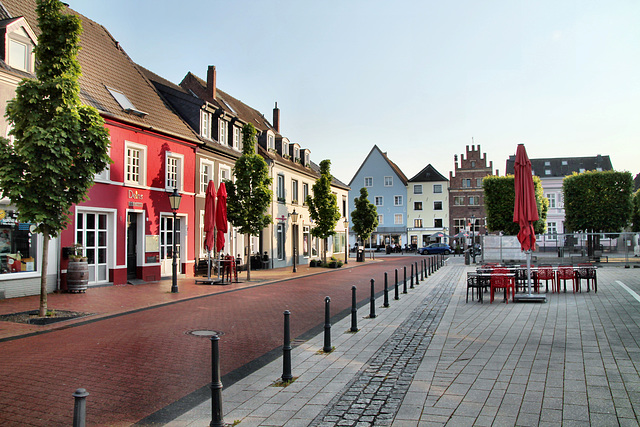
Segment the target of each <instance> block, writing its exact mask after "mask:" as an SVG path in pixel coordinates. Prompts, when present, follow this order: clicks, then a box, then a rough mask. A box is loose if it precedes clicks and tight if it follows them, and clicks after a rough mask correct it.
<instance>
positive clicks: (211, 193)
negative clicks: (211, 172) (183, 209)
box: [204, 181, 216, 251]
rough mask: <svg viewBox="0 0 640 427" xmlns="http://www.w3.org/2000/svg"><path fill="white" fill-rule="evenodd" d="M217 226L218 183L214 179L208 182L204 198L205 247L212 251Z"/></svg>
mask: <svg viewBox="0 0 640 427" xmlns="http://www.w3.org/2000/svg"><path fill="white" fill-rule="evenodd" d="M215 226H216V185H215V184H214V183H213V181H209V184H207V192H206V193H205V199H204V232H205V234H206V237H205V239H204V247H205V249H206V250H208V251H210V250H212V249H213V238H214V236H215V234H214V229H215Z"/></svg>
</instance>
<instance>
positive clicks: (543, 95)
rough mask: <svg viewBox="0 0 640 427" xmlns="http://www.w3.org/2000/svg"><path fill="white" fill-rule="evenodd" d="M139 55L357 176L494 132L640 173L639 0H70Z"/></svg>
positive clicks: (436, 156)
mask: <svg viewBox="0 0 640 427" xmlns="http://www.w3.org/2000/svg"><path fill="white" fill-rule="evenodd" d="M66 2H67V3H68V4H69V6H70V7H71V8H72V9H74V10H76V11H78V12H80V13H82V14H83V15H85V16H87V17H88V18H90V19H92V20H94V21H96V22H98V23H99V24H102V25H103V26H104V27H105V28H107V30H109V32H110V33H111V34H112V36H113V37H114V38H115V39H116V40H118V41H119V42H120V45H121V46H122V47H123V48H124V50H125V51H126V52H127V54H128V55H129V56H130V57H131V58H132V59H133V61H135V62H137V63H138V64H140V65H142V66H143V67H145V68H147V69H149V70H151V71H153V72H155V73H156V74H158V75H160V76H162V77H164V78H166V79H168V80H170V81H172V82H174V83H179V82H180V81H181V80H182V79H183V78H184V76H185V75H186V74H187V73H188V72H189V71H191V72H192V73H194V74H196V75H198V76H200V77H201V78H203V79H206V71H207V67H208V66H209V65H215V66H216V70H217V86H218V87H219V88H220V89H222V90H223V91H225V92H227V93H229V94H230V95H232V96H234V97H235V98H237V99H240V100H241V101H243V102H244V103H245V104H247V105H249V106H251V107H253V108H255V109H257V110H258V111H260V112H262V113H263V114H264V115H265V117H266V118H267V119H269V120H271V118H272V111H273V107H274V105H275V103H276V102H277V103H278V107H279V108H280V115H281V119H280V123H281V125H280V132H281V133H282V134H283V135H284V136H286V137H287V138H289V140H290V141H292V142H297V143H299V144H300V146H301V147H302V148H308V149H310V150H311V159H312V161H314V162H315V163H318V164H319V163H320V161H321V160H323V159H330V160H331V172H332V174H333V175H334V176H335V177H336V178H338V179H340V180H341V181H343V182H345V183H349V182H350V181H351V179H352V178H353V176H354V175H355V173H356V171H357V170H358V168H359V167H360V165H361V164H362V162H363V161H364V160H365V158H366V156H367V154H368V153H369V152H370V151H371V149H372V147H373V146H374V145H377V146H378V147H379V148H380V149H381V150H382V151H383V152H386V153H387V155H388V157H389V158H390V159H391V160H392V161H393V162H394V163H396V164H397V165H398V166H399V167H400V169H402V171H403V172H404V174H405V175H406V176H407V178H411V177H413V176H414V175H416V174H417V173H418V172H420V171H421V170H422V169H423V168H424V167H425V166H427V165H428V164H431V165H433V166H434V167H435V168H436V169H437V170H438V171H439V172H440V173H441V174H443V175H444V176H445V177H447V178H448V177H449V171H451V170H453V169H454V155H457V156H460V155H463V154H464V153H465V150H466V146H470V145H472V144H475V145H480V147H481V150H482V152H484V153H486V156H487V160H489V161H492V162H493V168H494V170H495V169H498V170H499V173H500V174H501V175H504V170H505V163H506V160H507V158H508V157H509V156H510V155H514V154H515V151H516V147H517V144H519V143H524V144H525V147H526V149H527V153H528V155H529V157H530V158H542V157H544V158H549V157H550V158H553V157H568V156H569V157H574V156H596V155H598V154H602V155H609V156H610V157H611V161H612V164H613V167H614V169H616V170H626V171H629V172H631V173H632V175H633V176H635V175H636V174H638V173H639V172H640V24H639V23H640V2H638V1H637V0H495V1H492V0H489V1H482V2H479V1H477V0H476V1H471V0H452V1H442V0H414V1H409V0H396V1H393V2H391V1H388V0H387V1H378V0H323V1H313V2H312V1H307V0H253V1H250V0H182V2H179V3H178V2H175V1H171V2H169V1H166V0H109V1H96V0H66Z"/></svg>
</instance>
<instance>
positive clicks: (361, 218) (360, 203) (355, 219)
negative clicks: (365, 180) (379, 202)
mask: <svg viewBox="0 0 640 427" xmlns="http://www.w3.org/2000/svg"><path fill="white" fill-rule="evenodd" d="M353 203H354V206H355V207H354V210H353V212H351V230H352V231H353V232H354V233H355V234H356V236H358V237H359V239H360V241H362V242H364V241H365V240H367V239H368V238H369V236H371V233H373V231H374V230H375V229H376V227H377V226H378V211H377V210H376V207H375V206H374V205H373V203H371V202H370V201H369V193H368V191H367V189H366V188H364V187H363V188H361V189H360V197H356V198H355V199H353Z"/></svg>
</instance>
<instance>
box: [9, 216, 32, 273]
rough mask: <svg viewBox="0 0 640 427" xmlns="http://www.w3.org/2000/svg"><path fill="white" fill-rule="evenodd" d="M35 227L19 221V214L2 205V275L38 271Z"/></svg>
mask: <svg viewBox="0 0 640 427" xmlns="http://www.w3.org/2000/svg"><path fill="white" fill-rule="evenodd" d="M37 241H38V239H37V234H36V233H35V225H34V224H30V223H24V222H19V221H18V212H17V211H15V210H12V209H10V208H8V207H7V206H2V205H0V274H9V273H26V272H34V271H36V270H37V265H36V261H37V260H36V252H37V251H36V249H37Z"/></svg>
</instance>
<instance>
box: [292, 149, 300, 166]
mask: <svg viewBox="0 0 640 427" xmlns="http://www.w3.org/2000/svg"><path fill="white" fill-rule="evenodd" d="M293 160H294V161H296V162H299V161H300V149H299V148H298V147H293Z"/></svg>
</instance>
